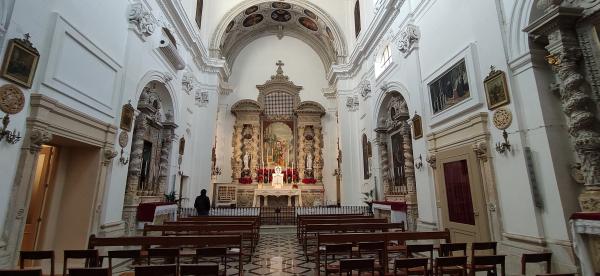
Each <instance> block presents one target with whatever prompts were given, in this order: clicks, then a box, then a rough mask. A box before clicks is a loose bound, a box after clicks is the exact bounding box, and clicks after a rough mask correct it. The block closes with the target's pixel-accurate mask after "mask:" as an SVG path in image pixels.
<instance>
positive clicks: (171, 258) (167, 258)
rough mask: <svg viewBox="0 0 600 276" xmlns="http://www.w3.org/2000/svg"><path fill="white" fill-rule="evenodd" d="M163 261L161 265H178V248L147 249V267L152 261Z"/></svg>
mask: <svg viewBox="0 0 600 276" xmlns="http://www.w3.org/2000/svg"><path fill="white" fill-rule="evenodd" d="M157 258H158V259H163V264H176V265H179V248H149V249H148V265H151V264H152V263H151V262H152V259H157Z"/></svg>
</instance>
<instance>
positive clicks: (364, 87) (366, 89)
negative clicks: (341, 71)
mask: <svg viewBox="0 0 600 276" xmlns="http://www.w3.org/2000/svg"><path fill="white" fill-rule="evenodd" d="M360 95H361V96H362V97H363V99H367V98H368V97H370V96H371V83H370V82H369V81H368V80H365V81H363V82H362V83H361V85H360Z"/></svg>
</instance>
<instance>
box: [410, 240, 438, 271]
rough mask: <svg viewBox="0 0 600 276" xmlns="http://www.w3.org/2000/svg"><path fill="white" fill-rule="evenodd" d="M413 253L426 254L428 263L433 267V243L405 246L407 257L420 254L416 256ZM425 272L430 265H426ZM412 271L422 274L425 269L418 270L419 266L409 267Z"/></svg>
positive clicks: (428, 269)
mask: <svg viewBox="0 0 600 276" xmlns="http://www.w3.org/2000/svg"><path fill="white" fill-rule="evenodd" d="M415 254H425V255H428V256H427V258H428V259H429V263H430V264H431V267H433V244H409V245H407V246H406V255H407V257H408V258H416V257H420V256H416V255H415ZM426 270H427V272H429V271H430V266H427V269H426ZM411 272H412V273H417V275H423V274H424V272H425V271H420V268H413V269H411Z"/></svg>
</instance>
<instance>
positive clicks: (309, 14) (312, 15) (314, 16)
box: [304, 10, 317, 20]
mask: <svg viewBox="0 0 600 276" xmlns="http://www.w3.org/2000/svg"><path fill="white" fill-rule="evenodd" d="M304 14H306V16H308V17H310V18H312V19H314V20H317V15H316V14H315V13H314V12H311V11H309V10H304Z"/></svg>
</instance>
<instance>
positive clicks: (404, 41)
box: [397, 24, 421, 54]
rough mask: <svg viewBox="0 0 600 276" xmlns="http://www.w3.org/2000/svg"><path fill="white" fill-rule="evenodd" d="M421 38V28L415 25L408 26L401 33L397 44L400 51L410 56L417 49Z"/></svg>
mask: <svg viewBox="0 0 600 276" xmlns="http://www.w3.org/2000/svg"><path fill="white" fill-rule="evenodd" d="M420 38H421V33H420V32H419V28H418V27H417V26H415V25H413V24H407V25H406V27H404V29H403V30H402V31H401V32H400V36H399V38H398V43H397V44H398V50H400V52H402V53H404V54H410V52H411V51H412V50H413V49H414V48H415V47H418V45H419V39H420Z"/></svg>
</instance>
